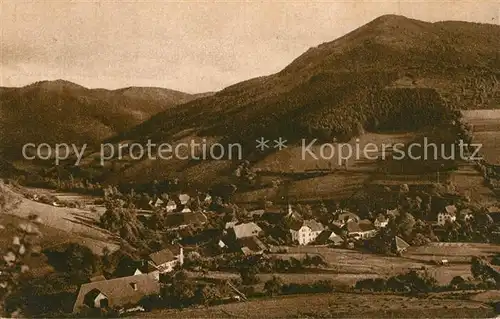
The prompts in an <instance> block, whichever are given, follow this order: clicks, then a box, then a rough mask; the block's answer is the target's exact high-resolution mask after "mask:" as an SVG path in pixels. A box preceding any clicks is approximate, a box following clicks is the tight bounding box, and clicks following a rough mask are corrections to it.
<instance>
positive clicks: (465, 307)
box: [139, 293, 494, 318]
mask: <svg viewBox="0 0 500 319" xmlns="http://www.w3.org/2000/svg"><path fill="white" fill-rule="evenodd" d="M493 315H494V314H493V311H492V308H491V307H489V306H488V305H486V304H484V303H481V302H476V301H469V300H453V299H434V298H432V297H430V298H426V299H419V298H410V297H403V296H396V295H383V294H379V295H371V294H349V293H332V294H316V295H299V296H286V297H278V298H272V299H261V300H252V301H249V302H243V303H234V304H227V305H221V306H215V307H209V308H198V309H185V310H182V311H178V310H162V311H154V312H151V313H145V314H141V315H139V317H145V318H160V317H161V318H165V317H168V318H201V317H203V318H234V317H242V318H264V317H265V318H337V317H339V318H457V317H460V318H474V317H475V318H486V317H490V316H493Z"/></svg>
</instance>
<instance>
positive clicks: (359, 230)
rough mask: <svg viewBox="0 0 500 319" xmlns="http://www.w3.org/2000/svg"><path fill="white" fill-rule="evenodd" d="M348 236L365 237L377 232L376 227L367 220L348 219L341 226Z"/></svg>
mask: <svg viewBox="0 0 500 319" xmlns="http://www.w3.org/2000/svg"><path fill="white" fill-rule="evenodd" d="M343 228H344V229H345V230H346V231H347V234H348V236H349V237H353V238H355V239H367V238H370V237H373V236H374V235H375V234H376V233H377V229H376V228H375V226H373V224H372V222H370V221H369V220H366V219H365V220H361V221H360V222H359V223H357V222H354V221H350V222H348V223H347V224H345V225H344V227H343Z"/></svg>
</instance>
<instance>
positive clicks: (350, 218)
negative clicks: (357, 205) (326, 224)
mask: <svg viewBox="0 0 500 319" xmlns="http://www.w3.org/2000/svg"><path fill="white" fill-rule="evenodd" d="M359 221H360V218H359V216H358V215H356V214H354V213H351V212H346V211H343V212H342V213H340V214H339V215H337V218H336V219H335V221H334V224H337V225H339V226H340V227H342V226H344V225H345V224H347V223H349V222H355V223H357V222H359Z"/></svg>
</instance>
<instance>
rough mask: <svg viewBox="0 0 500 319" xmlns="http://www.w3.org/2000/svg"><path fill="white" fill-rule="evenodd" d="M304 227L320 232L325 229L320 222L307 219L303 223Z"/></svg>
mask: <svg viewBox="0 0 500 319" xmlns="http://www.w3.org/2000/svg"><path fill="white" fill-rule="evenodd" d="M304 226H307V227H309V228H310V229H311V230H312V231H322V230H323V229H325V227H324V226H323V224H321V223H320V222H317V221H315V220H314V219H308V220H305V221H304Z"/></svg>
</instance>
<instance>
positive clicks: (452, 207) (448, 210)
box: [444, 205, 457, 216]
mask: <svg viewBox="0 0 500 319" xmlns="http://www.w3.org/2000/svg"><path fill="white" fill-rule="evenodd" d="M444 211H445V212H446V213H447V214H450V215H453V216H454V215H455V214H456V212H457V207H456V206H455V205H448V206H446V207H445V208H444Z"/></svg>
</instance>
